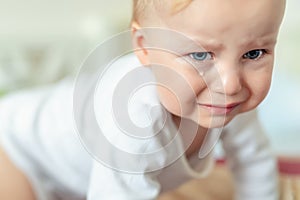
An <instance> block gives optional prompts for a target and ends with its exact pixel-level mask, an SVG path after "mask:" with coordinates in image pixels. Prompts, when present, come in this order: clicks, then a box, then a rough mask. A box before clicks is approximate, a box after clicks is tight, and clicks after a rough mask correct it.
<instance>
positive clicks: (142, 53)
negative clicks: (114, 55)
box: [131, 22, 149, 65]
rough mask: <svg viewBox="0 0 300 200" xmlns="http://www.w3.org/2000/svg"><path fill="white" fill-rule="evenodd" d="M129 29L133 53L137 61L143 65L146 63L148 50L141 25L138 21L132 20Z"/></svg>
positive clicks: (147, 62)
mask: <svg viewBox="0 0 300 200" xmlns="http://www.w3.org/2000/svg"><path fill="white" fill-rule="evenodd" d="M131 31H132V35H131V37H132V43H133V48H134V53H135V55H136V56H137V57H138V59H139V61H140V62H141V63H142V64H143V65H148V64H149V61H148V51H147V49H146V46H145V43H146V41H145V37H144V35H143V33H142V31H141V27H140V26H139V24H138V23H136V22H132V24H131Z"/></svg>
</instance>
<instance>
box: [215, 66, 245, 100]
mask: <svg viewBox="0 0 300 200" xmlns="http://www.w3.org/2000/svg"><path fill="white" fill-rule="evenodd" d="M217 69H218V70H217V71H218V75H217V77H216V79H215V84H214V85H215V87H214V88H215V89H214V90H215V92H217V93H222V94H226V95H228V96H233V95H236V94H237V93H239V92H240V91H241V90H242V75H241V70H240V66H237V65H233V64H231V65H222V66H221V67H219V68H217Z"/></svg>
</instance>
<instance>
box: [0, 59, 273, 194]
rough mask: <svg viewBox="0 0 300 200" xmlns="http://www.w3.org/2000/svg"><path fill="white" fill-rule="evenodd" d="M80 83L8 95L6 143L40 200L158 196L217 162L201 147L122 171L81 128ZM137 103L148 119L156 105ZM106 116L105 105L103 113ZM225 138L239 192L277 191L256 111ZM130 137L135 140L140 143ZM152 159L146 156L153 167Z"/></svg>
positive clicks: (170, 128)
mask: <svg viewBox="0 0 300 200" xmlns="http://www.w3.org/2000/svg"><path fill="white" fill-rule="evenodd" d="M124 59H125V60H123V61H122V62H125V63H127V66H131V64H132V63H135V65H136V62H137V60H136V58H134V57H127V58H124ZM122 67H123V68H124V65H123V66H122ZM129 68H130V67H129ZM129 68H128V69H129ZM72 86H73V85H72V82H71V81H69V80H67V81H64V82H62V83H59V84H57V85H54V86H49V87H44V88H41V89H35V90H31V91H24V92H20V93H17V94H14V95H11V96H8V97H6V98H5V99H3V100H2V101H1V102H0V134H1V142H2V146H3V148H4V149H5V150H6V151H7V153H8V155H9V156H10V157H11V158H12V160H13V161H14V162H15V163H16V165H17V166H18V167H19V168H20V169H22V170H23V171H24V172H25V174H27V176H28V177H29V179H30V181H31V182H32V184H33V187H34V188H35V191H36V195H37V196H38V199H39V200H58V199H61V200H69V199H70V200H71V199H72V200H77V199H78V200H81V199H84V198H86V197H87V199H88V200H99V199H105V200H120V199H122V200H134V199H137V200H144V199H156V197H157V196H158V195H159V194H160V193H161V192H164V191H168V190H169V189H174V188H175V187H177V186H178V185H180V184H182V183H183V182H184V181H186V180H189V179H191V178H195V177H196V178H199V177H202V176H205V175H206V174H207V173H208V171H209V170H210V169H211V168H212V164H213V160H212V156H211V155H208V156H207V157H206V158H205V159H202V160H200V159H198V158H197V155H193V156H192V157H191V158H190V159H187V158H186V157H185V156H181V157H180V158H179V159H178V160H176V162H174V163H173V164H171V165H169V166H168V167H166V168H163V169H161V170H159V171H155V172H151V173H143V174H129V173H125V172H123V173H121V172H118V171H116V170H112V169H110V168H107V167H105V166H104V165H102V164H100V163H99V162H97V161H94V160H93V159H92V156H91V155H89V154H88V153H87V151H85V149H84V147H83V146H82V144H81V143H80V138H79V136H78V135H77V134H76V131H75V124H74V121H73V116H72V91H73V90H72ZM100 98H101V97H100ZM156 100H157V97H156V93H155V92H152V93H150V94H148V95H147V103H157V102H153V101H156ZM144 103H145V102H144ZM147 103H146V105H147ZM137 107H138V109H137V110H138V112H133V113H134V115H137V116H135V119H141V118H143V117H144V115H142V114H143V113H144V112H148V111H147V110H144V111H143V108H144V109H146V108H147V106H141V105H138V104H136V107H135V108H137ZM139 115H140V116H139ZM99 118H101V113H98V119H99ZM142 121H143V120H142ZM105 123H108V124H109V123H110V121H109V120H108V121H105ZM108 127H113V125H111V126H108ZM174 127H175V126H174V124H173V125H172V122H168V123H167V126H166V127H165V131H166V132H167V133H168V134H170V135H172V133H173V132H176V130H175V128H174ZM216 130H217V129H214V130H211V131H216ZM110 136H112V135H108V137H110ZM110 139H111V140H114V139H115V138H114V137H111V138H110ZM123 139H124V138H123ZM123 139H122V140H119V141H116V144H117V145H123V146H122V147H123V148H125V149H126V148H127V147H129V146H128V144H126V143H125V144H124V141H127V140H126V138H125V140H123ZM221 139H222V142H223V146H224V149H225V152H226V155H227V159H228V160H229V164H230V167H231V168H232V172H233V174H234V177H235V180H236V186H237V192H236V199H238V200H247V199H249V200H250V199H256V200H259V199H263V200H275V199H277V198H278V193H277V173H276V163H275V159H274V157H273V155H272V152H271V151H270V149H269V144H268V141H267V139H266V137H265V136H264V133H263V131H262V128H261V126H260V124H259V122H258V120H257V116H256V112H255V111H252V112H248V113H245V114H242V115H241V116H240V117H237V118H236V119H234V120H233V121H232V122H231V123H230V124H229V125H228V126H227V127H225V129H224V130H223V133H222V137H221ZM122 142H123V143H122ZM156 142H157V143H156ZM156 144H160V141H154V142H151V143H150V144H149V146H150V149H151V148H152V147H155V145H156ZM176 144H177V145H179V146H177V147H178V148H176V150H178V149H179V150H178V151H180V149H181V147H180V141H179V140H178V141H177V143H176ZM130 145H131V146H130V147H132V143H130ZM151 145H152V146H151ZM139 146H140V145H137V146H136V147H139ZM174 148H175V147H174ZM130 150H132V151H135V150H136V149H135V147H133V149H130ZM103 151H105V149H103ZM168 156H169V154H168V152H167V153H163V154H161V155H160V156H159V157H157V158H156V159H155V162H156V161H157V163H158V165H160V164H163V163H164V162H165V161H166V160H168ZM152 162H153V160H152V161H151V163H152ZM151 163H143V164H144V165H145V169H146V168H147V167H149V165H151Z"/></svg>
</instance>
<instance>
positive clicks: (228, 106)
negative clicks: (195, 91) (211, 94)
mask: <svg viewBox="0 0 300 200" xmlns="http://www.w3.org/2000/svg"><path fill="white" fill-rule="evenodd" d="M198 104H199V105H201V106H205V107H208V108H223V109H230V108H234V107H236V106H238V105H240V104H241V103H240V102H239V103H230V104H226V105H221V104H214V105H213V104H202V103H198Z"/></svg>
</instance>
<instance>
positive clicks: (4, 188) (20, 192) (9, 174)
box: [0, 147, 36, 200]
mask: <svg viewBox="0 0 300 200" xmlns="http://www.w3.org/2000/svg"><path fill="white" fill-rule="evenodd" d="M0 177H1V179H0V199H6V200H35V199H36V198H35V196H34V192H33V190H32V188H31V186H30V183H29V181H28V180H27V178H26V176H25V175H24V174H23V173H22V172H21V171H20V170H19V169H18V168H17V167H16V166H15V165H14V164H13V163H12V162H11V161H10V159H9V158H8V157H7V155H6V154H5V152H4V151H3V149H2V148H1V147H0Z"/></svg>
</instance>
